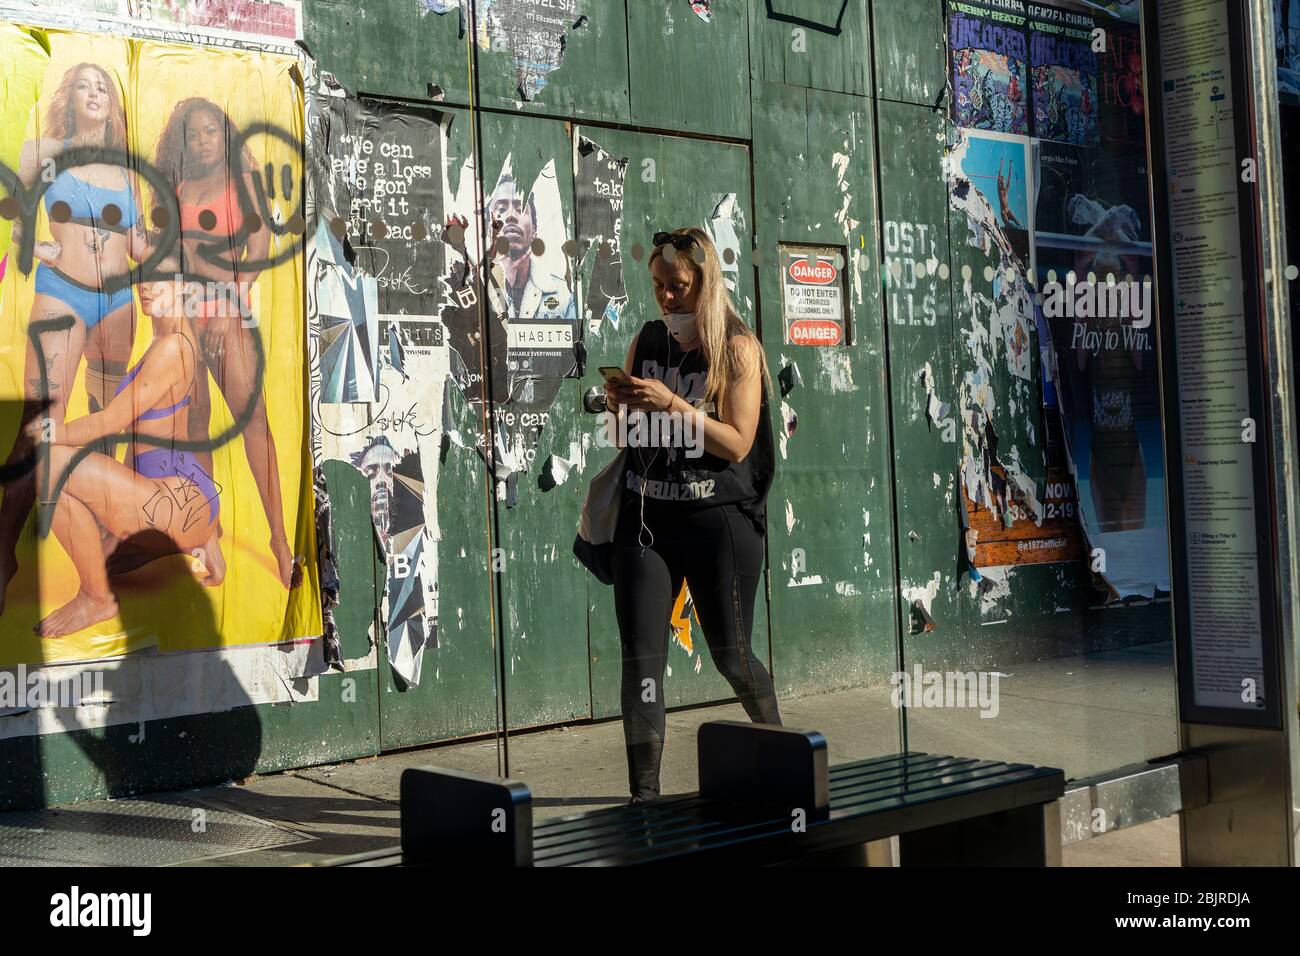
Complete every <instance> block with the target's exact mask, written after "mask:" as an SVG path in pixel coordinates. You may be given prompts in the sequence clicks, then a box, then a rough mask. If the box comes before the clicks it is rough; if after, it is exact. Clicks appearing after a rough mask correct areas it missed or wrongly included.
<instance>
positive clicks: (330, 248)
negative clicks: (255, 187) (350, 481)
mask: <svg viewBox="0 0 1300 956" xmlns="http://www.w3.org/2000/svg"><path fill="white" fill-rule="evenodd" d="M315 241H316V255H315V257H314V259H313V264H314V265H315V272H314V276H315V293H316V301H315V306H316V311H317V314H318V316H319V320H320V330H321V331H320V334H321V343H320V347H321V355H320V374H321V399H320V400H321V401H322V402H329V403H337V402H373V401H375V398H376V392H377V391H378V387H379V354H378V353H379V324H378V317H377V313H378V311H379V284H378V282H377V281H376V280H375V278H374V277H373V276H368V275H365V274H364V273H361V272H359V271H357V270H356V269H353V267H352V264H351V263H350V262H348V261H347V258H346V257H345V256H344V255H343V244H342V243H341V242H340V241H339V240H338V238H337V237H336V236H334V235H333V234H332V233H331V232H330V231H329V228H328V227H327V226H326V224H325V223H323V222H322V223H320V225H319V226H318V228H317V231H316V237H315Z"/></svg>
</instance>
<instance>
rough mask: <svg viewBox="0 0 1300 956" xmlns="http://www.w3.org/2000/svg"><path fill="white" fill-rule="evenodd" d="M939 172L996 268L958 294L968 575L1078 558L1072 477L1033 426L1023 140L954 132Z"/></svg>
mask: <svg viewBox="0 0 1300 956" xmlns="http://www.w3.org/2000/svg"><path fill="white" fill-rule="evenodd" d="M945 165H946V167H947V176H948V183H949V194H950V203H951V205H952V207H953V209H954V211H956V212H959V213H964V215H965V218H966V226H967V231H968V237H967V241H968V243H969V245H971V246H974V247H976V248H978V249H980V250H981V251H983V252H984V253H985V254H988V255H990V256H991V257H992V260H993V263H995V265H989V266H986V267H985V270H984V273H983V275H977V274H976V272H975V271H974V270H972V269H971V268H970V267H969V266H965V267H963V269H962V273H961V276H962V282H963V288H962V293H961V295H960V296H959V297H958V301H961V302H963V303H965V304H966V308H967V309H968V312H967V322H968V326H967V328H966V330H965V332H966V341H965V348H966V355H965V356H964V360H965V361H964V364H966V365H967V367H966V369H965V370H964V372H963V375H962V379H961V384H960V395H959V401H958V408H959V411H960V415H961V421H962V459H961V473H960V482H959V484H960V487H961V491H962V497H963V502H962V506H963V512H964V513H963V515H962V530H963V549H964V550H967V551H971V552H973V555H969V557H970V560H969V563H968V570H969V572H970V578H971V580H972V581H975V582H979V581H981V580H983V578H985V577H987V571H988V569H990V568H995V567H1002V566H1007V565H1014V564H1042V563H1051V562H1056V561H1066V560H1075V559H1077V558H1079V557H1080V556H1081V555H1082V539H1081V537H1080V535H1079V533H1078V526H1077V521H1075V515H1074V499H1073V486H1072V484H1071V483H1070V482H1069V479H1068V476H1066V475H1064V474H1053V473H1052V472H1050V471H1048V470H1047V468H1046V462H1045V459H1044V457H1043V451H1042V446H1041V444H1040V443H1039V442H1038V441H1037V437H1036V434H1037V433H1036V430H1035V427H1034V425H1035V423H1036V422H1037V421H1038V420H1039V419H1040V414H1041V412H1040V409H1041V400H1040V398H1039V395H1038V391H1037V388H1036V385H1037V382H1036V380H1035V378H1034V374H1033V372H1034V368H1035V365H1034V362H1035V360H1036V359H1037V358H1038V357H1039V350H1038V343H1037V342H1036V340H1035V335H1036V330H1035V328H1034V326H1033V321H1032V316H1033V301H1032V297H1031V296H1032V291H1031V288H1030V286H1029V283H1028V269H1029V264H1030V263H1031V261H1032V254H1031V253H1032V249H1031V246H1030V241H1029V237H1030V229H1031V228H1032V217H1031V211H1032V207H1031V206H1030V203H1029V196H1030V195H1032V191H1033V186H1032V176H1031V170H1030V163H1029V160H1028V145H1027V142H1026V141H1025V140H1023V139H1018V138H1014V137H1010V136H1003V135H997V134H991V133H986V134H977V133H973V132H966V131H959V132H958V136H957V142H956V143H955V145H954V146H953V147H952V149H951V150H950V152H949V155H948V156H947V158H946V160H945ZM954 235H956V234H954ZM927 391H928V389H927ZM935 401H937V397H935V396H933V395H931V397H930V402H931V404H933V403H934V402H935ZM1044 479H1045V480H1044ZM1045 489H1046V491H1045ZM1045 496H1046V497H1047V500H1044V497H1045ZM981 572H983V573H981Z"/></svg>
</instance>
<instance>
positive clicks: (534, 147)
mask: <svg viewBox="0 0 1300 956" xmlns="http://www.w3.org/2000/svg"><path fill="white" fill-rule="evenodd" d="M480 119H481V121H482V124H483V125H482V130H483V154H482V155H483V169H484V174H485V178H486V180H487V182H486V186H485V189H486V191H488V192H490V191H491V189H492V184H494V183H495V182H496V177H497V174H498V172H499V171H500V170H501V169H502V168H503V164H504V163H505V161H506V159H507V158H509V159H510V161H511V171H512V173H513V175H514V177H515V180H516V182H518V183H521V184H524V185H523V187H522V188H527V187H528V186H529V185H531V184H532V183H533V182H534V180H536V179H537V177H538V176H539V174H542V172H543V170H544V167H546V166H547V165H548V164H550V163H553V164H554V167H553V169H554V176H555V179H556V181H557V184H558V186H559V193H560V199H561V202H562V204H563V219H564V231H565V237H566V239H567V238H571V237H572V236H573V162H572V153H573V150H572V146H571V145H570V140H569V136H568V133H567V131H566V129H565V125H564V124H563V123H560V122H556V121H554V120H542V119H535V118H531V117H525V116H517V115H504V114H488V113H484V114H482V115H481V117H480ZM576 389H577V385H576V383H574V382H573V381H572V380H568V381H564V382H562V383H561V384H560V391H559V394H558V397H557V400H556V402H555V404H554V405H553V406H552V407H551V409H550V411H549V413H546V414H547V420H546V423H545V425H544V427H543V430H542V434H541V441H540V444H539V445H538V446H537V448H536V457H535V458H534V461H533V463H532V464H531V465H530V466H529V468H528V469H527V470H526V471H524V472H521V474H520V476H519V480H518V488H517V496H516V502H517V503H516V504H515V506H514V507H513V508H512V507H508V506H507V503H506V501H504V500H502V499H501V496H500V495H498V496H497V501H496V503H495V506H494V511H495V520H496V521H497V523H498V539H499V547H501V548H502V550H503V551H504V555H503V558H504V568H503V570H502V571H501V572H500V578H501V582H500V583H501V608H500V614H501V628H502V630H503V633H504V635H505V636H504V641H505V661H506V664H505V668H504V677H505V694H506V707H507V719H508V725H509V726H510V727H512V728H520V727H529V726H534V725H537V724H546V723H557V722H561V721H567V720H573V719H575V718H583V717H589V716H590V714H591V705H590V695H589V687H588V675H587V621H586V614H585V613H584V611H583V607H584V600H585V596H586V584H585V582H584V581H583V578H582V573H581V571H580V568H579V567H578V565H577V562H576V561H575V560H574V559H573V557H572V554H571V552H570V545H571V544H572V543H573V532H574V529H575V528H576V527H577V524H578V510H579V508H580V507H581V506H582V497H581V496H582V492H583V489H582V488H581V486H580V482H578V481H571V482H566V483H564V484H562V485H558V486H556V487H554V488H552V489H551V490H550V491H544V490H542V486H541V485H540V484H539V479H540V478H541V476H542V474H543V471H544V465H545V462H546V459H547V458H548V457H549V456H550V455H555V456H557V457H560V458H563V459H565V460H571V459H573V458H574V457H576V456H575V455H574V453H573V451H572V448H573V445H574V444H575V443H580V442H581V438H582V434H581V429H582V428H584V427H586V424H587V423H586V422H584V421H580V419H579V416H578V412H577V408H576V403H575V402H574V401H573V400H572V397H573V396H574V395H575V394H576Z"/></svg>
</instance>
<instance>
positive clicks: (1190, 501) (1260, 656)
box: [1146, 0, 1281, 727]
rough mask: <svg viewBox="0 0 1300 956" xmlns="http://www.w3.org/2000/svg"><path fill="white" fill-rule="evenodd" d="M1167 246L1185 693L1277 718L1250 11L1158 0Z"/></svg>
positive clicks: (1193, 715) (1191, 704)
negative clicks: (1247, 20)
mask: <svg viewBox="0 0 1300 956" xmlns="http://www.w3.org/2000/svg"><path fill="white" fill-rule="evenodd" d="M1146 15H1147V17H1148V23H1149V24H1154V26H1155V33H1156V37H1157V40H1156V42H1157V43H1158V58H1156V59H1154V60H1153V62H1155V63H1157V64H1158V68H1159V73H1158V82H1159V84H1160V96H1159V97H1158V98H1157V97H1153V98H1152V99H1153V100H1156V101H1157V110H1156V111H1155V112H1153V116H1152V129H1153V131H1155V132H1156V133H1157V135H1156V140H1157V149H1158V150H1159V152H1160V153H1161V154H1162V155H1161V156H1160V160H1161V161H1160V162H1158V163H1157V164H1156V167H1157V182H1156V195H1157V197H1158V198H1157V203H1158V206H1159V207H1161V208H1158V209H1157V218H1158V220H1160V221H1161V222H1163V224H1164V226H1165V241H1164V242H1163V243H1162V244H1161V245H1162V252H1163V257H1162V273H1163V274H1162V276H1161V291H1162V299H1163V303H1164V306H1163V308H1162V309H1161V310H1160V311H1161V328H1162V333H1163V335H1164V347H1163V349H1162V353H1163V354H1162V358H1163V362H1164V368H1165V382H1166V385H1165V403H1166V414H1167V417H1168V422H1169V424H1168V429H1167V434H1168V442H1169V448H1168V455H1169V465H1170V486H1171V489H1173V492H1174V495H1173V498H1172V499H1171V504H1170V519H1171V522H1172V524H1173V529H1174V534H1173V536H1172V551H1173V562H1174V605H1175V621H1176V628H1177V636H1178V651H1179V656H1180V666H1179V679H1180V687H1179V705H1180V709H1181V711H1182V719H1183V720H1184V721H1185V722H1188V723H1212V724H1234V725H1244V726H1261V727H1268V726H1280V724H1279V720H1280V711H1279V702H1278V695H1279V693H1280V690H1281V688H1280V685H1279V683H1278V647H1277V643H1278V637H1277V632H1276V620H1277V618H1276V599H1277V595H1276V587H1275V585H1274V583H1273V581H1274V578H1273V554H1274V546H1273V534H1272V528H1273V526H1274V522H1273V509H1272V503H1271V501H1272V499H1271V495H1270V490H1269V481H1268V474H1269V441H1268V434H1267V405H1266V391H1267V390H1266V383H1267V374H1268V373H1267V370H1266V369H1265V367H1264V362H1263V347H1264V342H1263V323H1262V321H1261V315H1262V313H1261V298H1260V296H1259V288H1260V285H1259V283H1260V279H1261V278H1262V277H1261V276H1260V275H1259V268H1260V266H1259V263H1260V256H1259V252H1258V240H1257V236H1258V227H1257V222H1256V213H1255V210H1256V209H1257V204H1258V199H1257V193H1256V187H1255V185H1254V183H1255V176H1254V175H1253V163H1254V160H1253V133H1252V128H1251V114H1250V102H1251V97H1250V90H1249V76H1250V71H1249V68H1248V60H1247V56H1248V55H1249V53H1248V50H1247V48H1246V44H1245V42H1244V37H1245V30H1244V22H1243V7H1242V5H1241V4H1237V3H1229V2H1226V0H1160V2H1159V3H1158V4H1150V5H1148V7H1147V8H1146Z"/></svg>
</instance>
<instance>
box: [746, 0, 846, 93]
mask: <svg viewBox="0 0 1300 956" xmlns="http://www.w3.org/2000/svg"><path fill="white" fill-rule="evenodd" d="M867 20H868V14H867V4H865V3H863V2H861V0H856V2H855V0H751V2H750V5H749V22H750V28H749V36H750V42H749V48H750V50H749V55H750V67H751V70H752V71H753V76H754V79H755V80H761V81H765V82H768V83H785V84H787V85H789V86H807V87H811V88H813V89H818V90H830V91H833V92H837V93H856V94H858V95H861V96H865V95H867V94H869V93H870V92H871V35H870V30H869V29H868V22H867Z"/></svg>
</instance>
